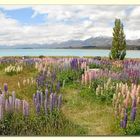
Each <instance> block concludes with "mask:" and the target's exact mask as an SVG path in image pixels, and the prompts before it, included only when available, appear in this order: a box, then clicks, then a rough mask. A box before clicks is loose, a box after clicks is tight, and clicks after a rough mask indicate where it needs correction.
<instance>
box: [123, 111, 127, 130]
mask: <svg viewBox="0 0 140 140" xmlns="http://www.w3.org/2000/svg"><path fill="white" fill-rule="evenodd" d="M126 126H127V113H125V114H124V120H123V128H126Z"/></svg>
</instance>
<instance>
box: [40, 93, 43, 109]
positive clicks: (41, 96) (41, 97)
mask: <svg viewBox="0 0 140 140" xmlns="http://www.w3.org/2000/svg"><path fill="white" fill-rule="evenodd" d="M40 105H41V106H43V93H42V92H41V93H40Z"/></svg>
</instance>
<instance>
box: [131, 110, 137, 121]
mask: <svg viewBox="0 0 140 140" xmlns="http://www.w3.org/2000/svg"><path fill="white" fill-rule="evenodd" d="M135 119H136V107H133V108H132V111H131V121H132V122H134V121H135Z"/></svg>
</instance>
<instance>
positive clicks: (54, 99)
mask: <svg viewBox="0 0 140 140" xmlns="http://www.w3.org/2000/svg"><path fill="white" fill-rule="evenodd" d="M56 100H57V96H56V93H54V94H53V107H56V103H57V101H56Z"/></svg>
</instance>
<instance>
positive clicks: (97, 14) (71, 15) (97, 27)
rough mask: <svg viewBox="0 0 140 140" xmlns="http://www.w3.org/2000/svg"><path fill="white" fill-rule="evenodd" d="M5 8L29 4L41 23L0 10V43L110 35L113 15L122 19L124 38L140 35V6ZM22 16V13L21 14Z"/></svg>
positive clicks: (38, 41)
mask: <svg viewBox="0 0 140 140" xmlns="http://www.w3.org/2000/svg"><path fill="white" fill-rule="evenodd" d="M0 7H1V8H3V9H4V10H5V11H6V10H15V9H21V8H29V7H30V8H32V10H33V11H34V13H33V15H32V16H31V18H34V17H36V16H37V15H38V14H43V15H44V19H45V21H44V23H43V24H40V25H24V24H22V23H21V22H20V21H18V20H17V19H12V17H11V18H9V17H7V15H6V14H4V13H2V12H0V21H1V22H0V27H1V30H0V45H19V44H45V43H49V44H51V43H60V42H63V41H68V40H84V39H87V38H89V37H97V36H112V27H113V26H114V25H113V24H114V19H115V18H120V19H121V20H122V22H123V23H124V31H125V33H126V38H127V39H137V38H139V35H140V26H139V25H140V15H139V14H138V13H139V12H140V7H139V6H107V5H106V6H97V5H22V6H21V5H20V6H19V5H16V6H11V5H10V6H3V5H2V6H0ZM23 18H24V17H23Z"/></svg>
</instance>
